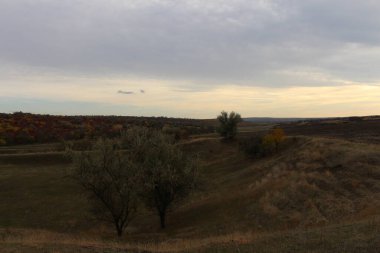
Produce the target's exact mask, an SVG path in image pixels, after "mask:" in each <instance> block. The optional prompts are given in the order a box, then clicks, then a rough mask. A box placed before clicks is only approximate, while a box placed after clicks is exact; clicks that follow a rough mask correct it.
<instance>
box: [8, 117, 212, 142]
mask: <svg viewBox="0 0 380 253" xmlns="http://www.w3.org/2000/svg"><path fill="white" fill-rule="evenodd" d="M131 126H145V127H149V128H154V129H162V130H164V131H165V132H167V133H169V134H173V135H174V136H175V138H176V139H181V138H187V137H188V136H189V135H191V134H201V133H210V132H214V131H215V127H214V126H212V125H211V124H209V123H208V122H207V121H204V120H195V119H184V118H167V117H132V116H55V115H40V114H31V113H23V112H16V113H12V114H7V113H0V145H15V144H32V143H47V142H57V141H64V140H80V139H84V138H90V139H92V138H98V137H110V138H112V137H116V136H119V135H120V132H122V131H123V130H126V129H128V128H129V127H131Z"/></svg>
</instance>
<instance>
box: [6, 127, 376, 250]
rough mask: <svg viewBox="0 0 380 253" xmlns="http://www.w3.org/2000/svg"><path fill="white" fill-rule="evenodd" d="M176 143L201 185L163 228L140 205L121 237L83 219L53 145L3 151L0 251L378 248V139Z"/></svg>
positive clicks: (76, 192) (81, 203)
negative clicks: (264, 146)
mask: <svg viewBox="0 0 380 253" xmlns="http://www.w3.org/2000/svg"><path fill="white" fill-rule="evenodd" d="M247 135H248V133H247V132H245V133H243V134H242V135H241V137H239V138H245V137H244V136H247ZM182 145H183V149H184V150H186V151H187V152H199V153H200V156H201V160H202V164H203V169H202V175H203V176H202V181H201V184H200V188H199V190H198V191H197V192H196V193H195V194H194V195H193V196H192V197H191V199H190V201H188V202H186V203H183V204H182V205H181V206H180V208H178V209H176V210H173V212H171V213H170V214H169V216H168V224H167V229H166V230H165V231H164V232H162V231H161V230H160V229H159V226H158V221H157V218H156V216H155V215H154V214H152V213H150V212H148V211H146V212H144V213H142V214H141V215H140V216H139V217H138V218H137V219H136V220H135V221H134V222H133V223H132V224H131V226H130V227H129V229H128V234H127V235H126V236H125V238H124V239H123V240H122V241H121V242H115V241H114V240H113V238H114V237H113V230H112V228H109V227H107V226H104V225H101V226H99V224H97V223H96V222H95V221H94V220H93V219H92V218H91V217H89V216H88V209H89V206H88V204H87V202H86V200H85V198H84V196H83V195H82V194H81V192H80V189H79V188H78V187H77V186H76V185H75V184H74V182H72V181H71V180H70V179H69V178H67V177H65V169H66V168H67V167H68V166H70V164H69V161H68V160H67V159H66V158H65V157H64V156H63V153H61V151H59V148H57V147H54V146H52V145H46V146H45V145H40V146H38V147H36V146H34V147H30V146H24V147H22V148H9V147H7V148H1V149H0V153H1V155H0V173H1V174H0V199H2V201H1V202H0V227H2V228H3V229H2V230H1V232H0V240H1V244H2V246H3V248H5V249H6V251H5V252H25V250H28V252H40V251H45V252H73V251H75V252H179V251H183V250H185V251H186V252H232V251H236V252H252V251H255V250H256V251H257V252H279V251H281V252H305V251H306V250H309V249H311V248H312V249H314V251H313V252H336V251H337V250H341V249H342V247H344V249H345V251H344V252H359V251H360V252H378V249H379V245H380V238H379V237H378V233H379V232H380V212H379V210H380V146H379V145H378V144H377V143H367V142H356V141H350V140H347V139H344V138H339V139H337V138H331V136H330V138H323V137H310V136H303V137H297V138H295V139H294V140H293V141H292V145H290V146H289V147H288V148H287V149H286V150H284V151H282V152H281V153H279V154H276V155H274V156H271V157H267V158H263V159H249V158H247V157H245V156H244V155H243V154H242V153H241V152H240V151H239V148H238V144H237V143H236V142H235V143H223V142H221V141H220V140H219V139H218V138H217V137H215V136H213V135H208V136H204V137H202V136H197V137H195V138H194V139H192V140H190V141H184V142H183V144H182ZM144 250H146V251H144Z"/></svg>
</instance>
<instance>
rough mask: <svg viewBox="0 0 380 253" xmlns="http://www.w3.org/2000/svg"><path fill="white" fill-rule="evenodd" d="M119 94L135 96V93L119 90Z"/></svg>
mask: <svg viewBox="0 0 380 253" xmlns="http://www.w3.org/2000/svg"><path fill="white" fill-rule="evenodd" d="M117 93H119V94H124V95H132V94H135V93H134V92H133V91H122V90H118V91H117Z"/></svg>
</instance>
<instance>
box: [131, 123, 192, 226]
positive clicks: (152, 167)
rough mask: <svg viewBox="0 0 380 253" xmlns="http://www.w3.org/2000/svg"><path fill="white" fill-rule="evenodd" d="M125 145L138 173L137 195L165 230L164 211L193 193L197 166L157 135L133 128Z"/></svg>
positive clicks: (168, 137) (166, 137)
mask: <svg viewBox="0 0 380 253" xmlns="http://www.w3.org/2000/svg"><path fill="white" fill-rule="evenodd" d="M125 142H126V145H127V146H129V148H130V150H131V152H132V153H134V157H135V161H136V163H138V164H139V167H140V170H141V178H140V179H141V184H142V192H141V195H142V197H143V198H144V199H145V203H146V204H147V206H148V207H150V208H152V209H154V210H155V211H156V212H157V214H158V216H159V218H160V225H161V228H165V227H166V215H167V211H168V210H169V209H170V208H172V207H173V206H174V204H175V202H177V201H179V200H182V199H184V198H185V197H187V196H188V195H189V194H190V192H191V191H192V190H193V189H194V186H195V182H196V178H197V177H196V173H197V168H198V165H197V162H196V161H195V160H194V159H191V158H190V157H189V156H186V155H185V154H184V153H183V152H182V151H181V150H180V148H179V147H178V146H177V145H176V144H175V143H174V141H173V138H171V137H170V136H168V135H165V134H163V133H162V132H160V131H154V130H148V129H146V128H134V129H131V130H130V131H128V132H127V134H126V138H125Z"/></svg>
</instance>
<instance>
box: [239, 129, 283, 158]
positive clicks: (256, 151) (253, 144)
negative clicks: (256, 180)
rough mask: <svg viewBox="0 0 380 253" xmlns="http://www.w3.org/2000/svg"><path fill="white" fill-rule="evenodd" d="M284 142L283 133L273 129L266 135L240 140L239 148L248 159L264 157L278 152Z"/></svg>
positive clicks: (280, 130)
mask: <svg viewBox="0 0 380 253" xmlns="http://www.w3.org/2000/svg"><path fill="white" fill-rule="evenodd" d="M284 141H285V133H284V131H283V130H282V129H281V128H275V129H273V130H272V131H271V132H270V133H268V134H266V135H263V136H252V137H249V138H245V139H242V140H240V142H239V146H240V149H241V150H243V152H244V153H246V154H247V155H248V156H250V157H265V156H269V155H272V154H274V153H276V152H278V151H279V150H280V149H281V146H282V144H283V143H284Z"/></svg>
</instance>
